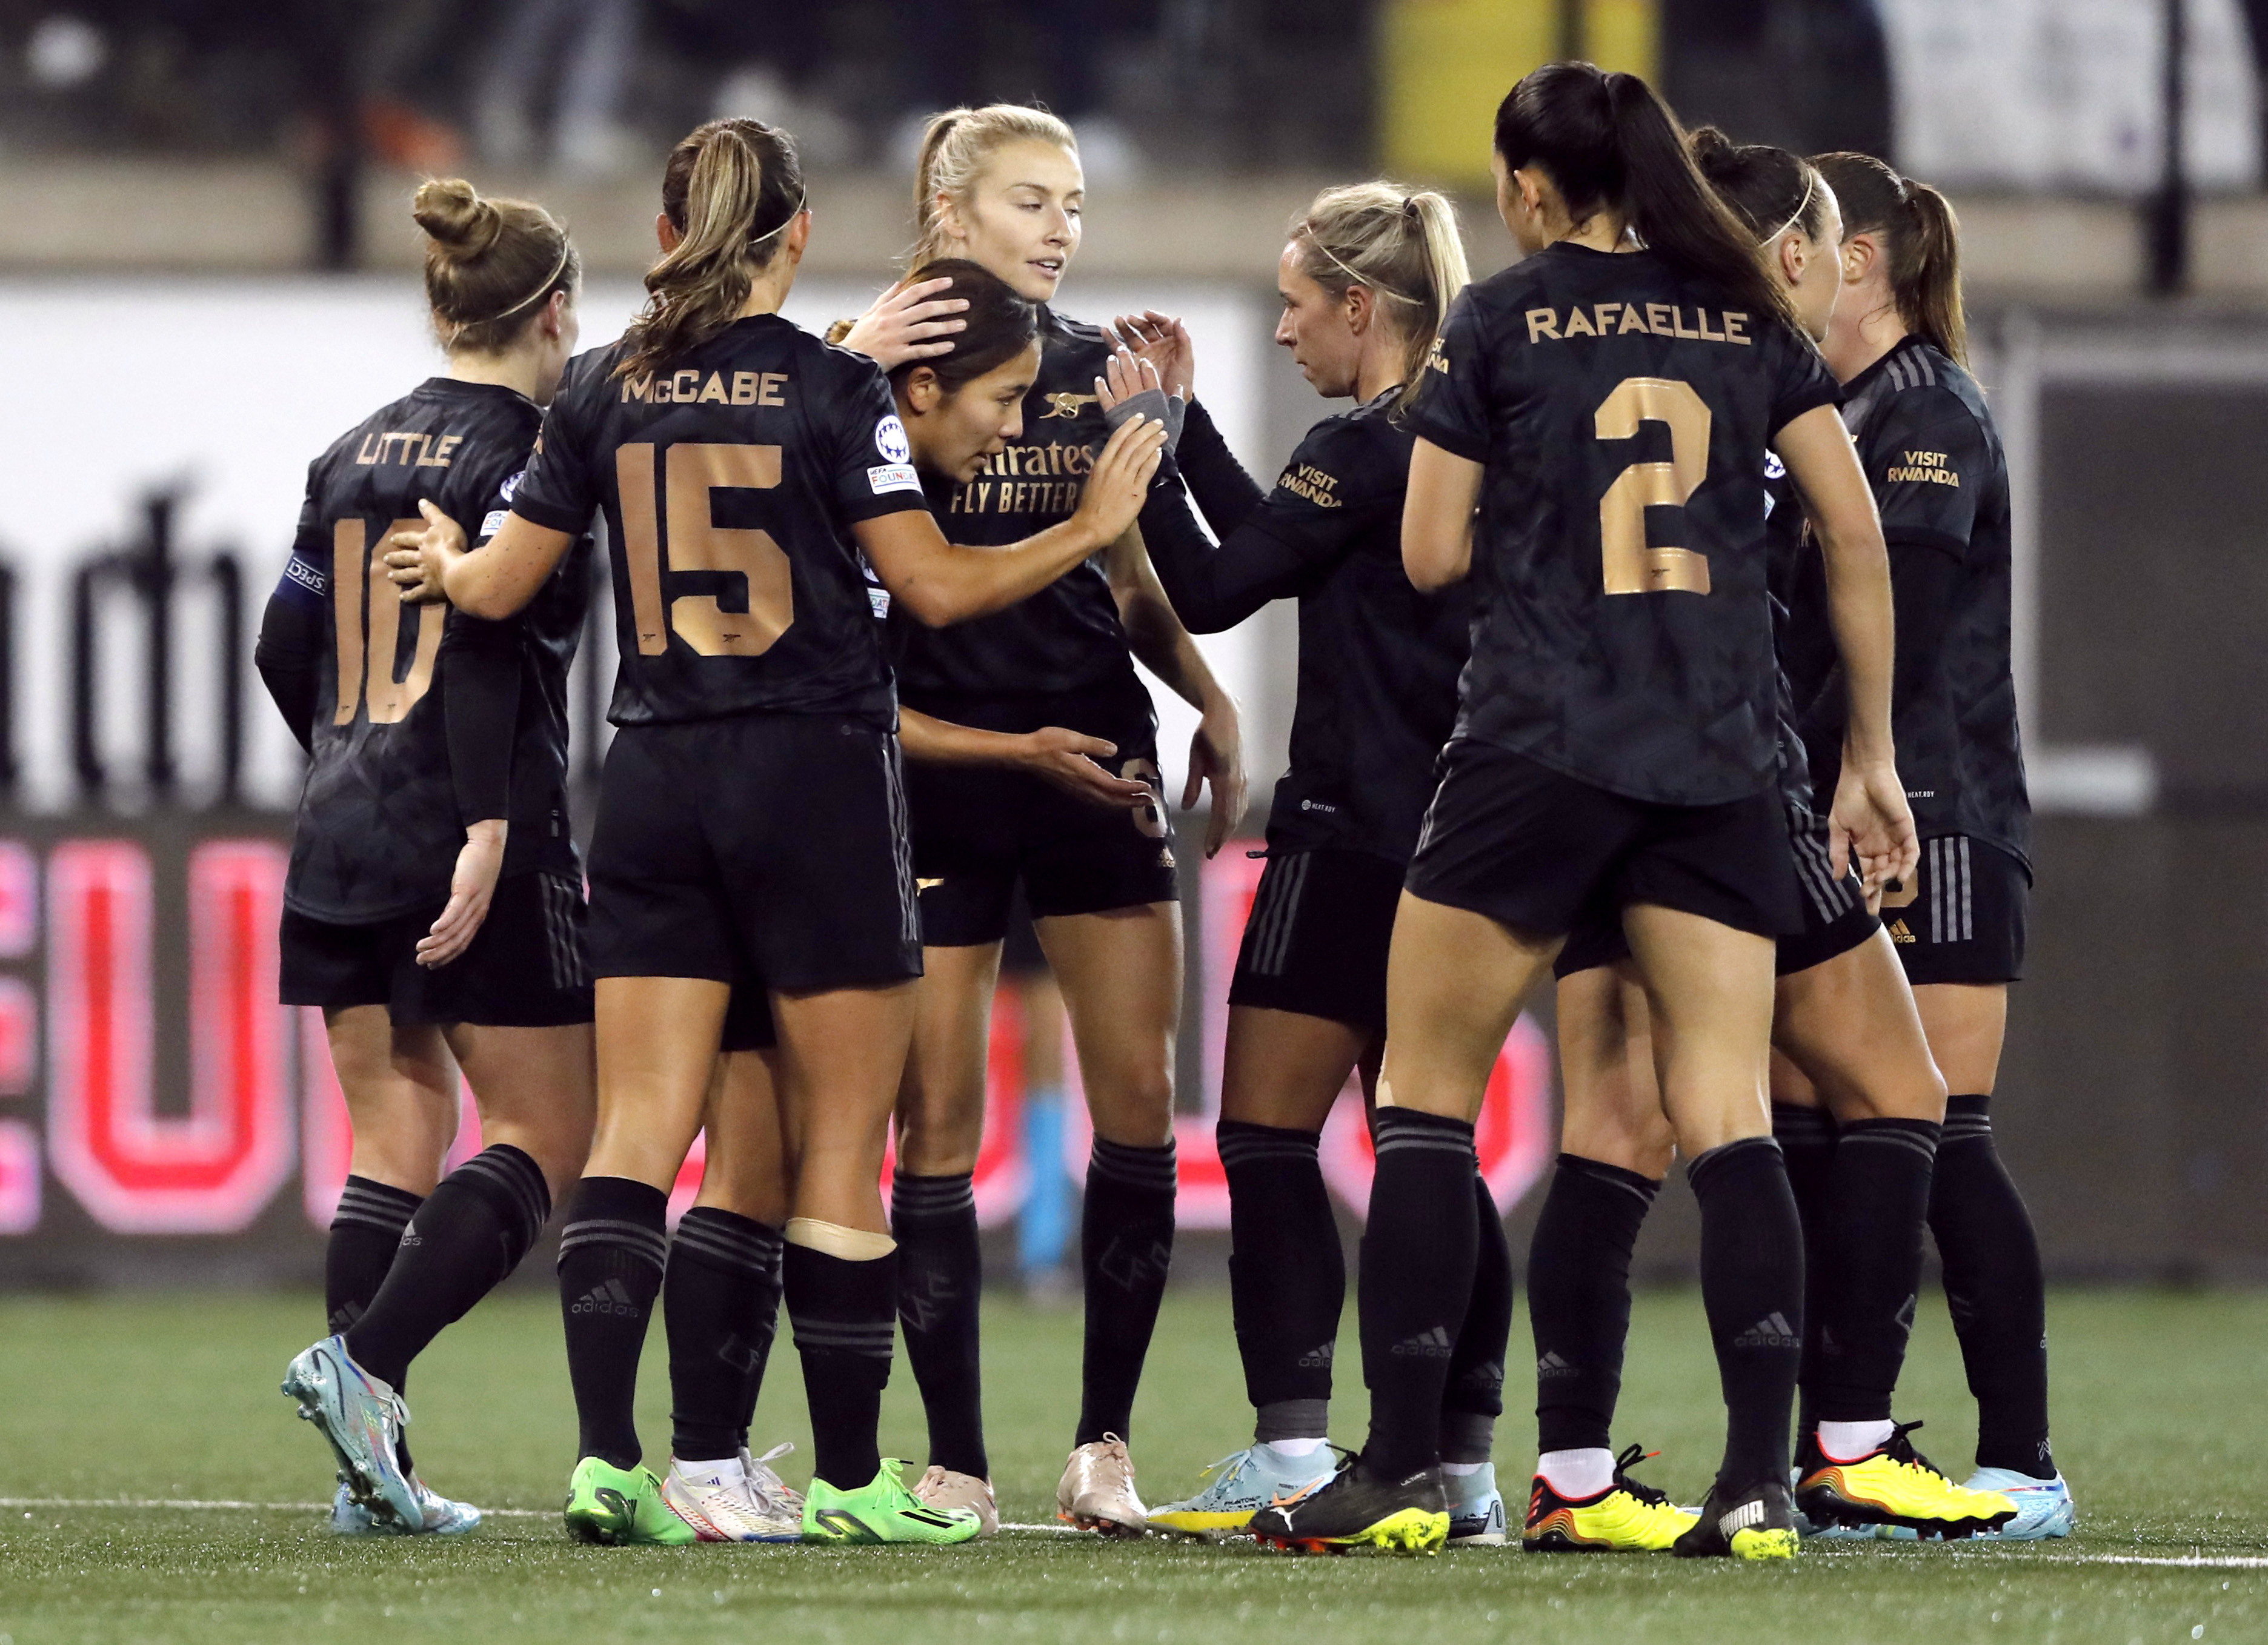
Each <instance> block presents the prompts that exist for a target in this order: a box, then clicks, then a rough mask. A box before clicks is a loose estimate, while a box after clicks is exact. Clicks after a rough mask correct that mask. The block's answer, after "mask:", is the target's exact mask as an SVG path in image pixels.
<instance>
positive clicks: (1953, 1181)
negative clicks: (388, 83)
mask: <svg viewBox="0 0 2268 1645" xmlns="http://www.w3.org/2000/svg"><path fill="white" fill-rule="evenodd" d="M1990 1100H1991V1099H1990V1098H1985V1097H1955V1098H1950V1099H1949V1100H1948V1102H1947V1103H1946V1105H1945V1136H1944V1140H1943V1142H1940V1144H1939V1146H1938V1150H1937V1170H1936V1172H1935V1174H1934V1176H1933V1179H1932V1180H1931V1185H1930V1195H1929V1227H1930V1232H1931V1233H1933V1234H1934V1235H1935V1236H1936V1237H1937V1252H1938V1255H1939V1257H1940V1259H1943V1262H1944V1264H1945V1300H1946V1304H1947V1306H1948V1308H1949V1309H1951V1311H1952V1313H1953V1328H1954V1332H1955V1334H1956V1335H1957V1336H1958V1337H1959V1338H1960V1339H1961V1359H1962V1365H1963V1366H1964V1367H1965V1368H1966V1370H1968V1373H1969V1391H1970V1392H1971V1393H1973V1394H1975V1395H1976V1396H1977V1466H1978V1467H1980V1468H2010V1469H2014V1471H2015V1472H2019V1473H2028V1474H2030V1475H2031V1476H2032V1477H2033V1478H2035V1479H2040V1480H2051V1479H2053V1478H2054V1477H2055V1472H2056V1465H2055V1452H2054V1450H2053V1449H2052V1448H2051V1445H2050V1444H2049V1442H2048V1344H2047V1292H2046V1288H2045V1282H2044V1281H2043V1279H2042V1277H2041V1273H2040V1245H2039V1237H2038V1236H2037V1235H2036V1234H2035V1233H2034V1232H2033V1230H2032V1217H2031V1213H2030V1212H2029V1211H2028V1210H2027V1209H2025V1208H2024V1197H2023V1195H2021V1193H2017V1192H2016V1185H2015V1183H2014V1181H2012V1180H2011V1179H2009V1176H2008V1171H2007V1167H2006V1166H2005V1165H2003V1164H2001V1163H2000V1156H1999V1150H1998V1149H1995V1148H1994V1147H1993V1146H1992V1118H1991V1116H1990V1115H1989V1114H1988V1113H1987V1112H1986V1107H1987V1105H1988V1103H1989V1102H1990Z"/></svg>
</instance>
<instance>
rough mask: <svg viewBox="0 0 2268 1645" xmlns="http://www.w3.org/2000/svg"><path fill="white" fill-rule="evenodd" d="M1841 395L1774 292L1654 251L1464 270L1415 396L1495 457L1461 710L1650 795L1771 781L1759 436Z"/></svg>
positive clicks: (1426, 428)
mask: <svg viewBox="0 0 2268 1645" xmlns="http://www.w3.org/2000/svg"><path fill="white" fill-rule="evenodd" d="M1834 400H1835V386H1834V381H1833V379H1832V378H1830V376H1829V375H1828V372H1827V368H1826V366H1825V365H1824V364H1823V363H1822V362H1821V360H1820V358H1819V356H1818V354H1817V352H1816V351H1815V350H1814V349H1812V348H1811V347H1810V346H1809V345H1808V343H1806V342H1804V341H1802V340H1801V339H1800V338H1799V337H1797V336H1796V334H1794V333H1793V331H1791V330H1790V329H1789V328H1788V327H1786V326H1785V325H1784V324H1782V323H1781V322H1780V321H1779V320H1778V319H1777V318H1776V317H1775V316H1773V315H1772V314H1770V313H1756V312H1748V311H1746V310H1744V309H1741V308H1738V307H1733V306H1729V305H1727V302H1726V300H1725V297H1724V296H1723V294H1722V293H1721V292H1719V290H1716V289H1715V288H1714V287H1712V286H1711V285H1709V284H1707V283H1703V282H1700V281H1697V280H1694V279H1691V278H1690V277H1688V276H1686V275H1683V274H1681V273H1679V272H1678V271H1677V270H1676V269H1675V268H1672V267H1671V266H1670V265H1669V264H1668V263H1667V262H1665V261H1663V260H1662V259H1661V258H1660V257H1658V256H1656V255H1654V254H1653V253H1650V252H1643V251H1641V252H1632V253H1605V252H1595V251H1592V250H1589V249H1587V248H1586V247H1584V246H1573V245H1569V244H1567V243H1565V242H1562V243H1560V244H1558V245H1556V246H1550V247H1548V248H1547V249H1545V250H1544V251H1542V252H1539V253H1536V254H1535V256H1532V257H1530V258H1528V259H1527V260H1526V261H1523V262H1521V263H1518V264H1516V265H1514V266H1513V268H1508V269H1506V270H1505V271H1504V272H1503V273H1501V274H1499V275H1494V276H1492V277H1491V278H1490V279H1487V280H1484V281H1482V282H1480V283H1476V284H1475V285H1472V286H1470V287H1468V288H1467V289H1466V290H1465V291H1464V293H1463V294H1462V296H1461V297H1459V298H1458V299H1457V302H1456V305H1455V307H1454V309H1453V310H1452V312H1451V313H1450V316H1449V320H1448V324H1447V327H1446V329H1445V332H1444V334H1443V335H1442V337H1441V339H1440V343H1439V345H1438V347H1437V348H1436V349H1435V352H1434V356H1433V358H1432V361H1431V362H1430V364H1429V365H1428V368H1427V371H1426V373H1425V382H1424V386H1422V388H1421V389H1420V391H1419V393H1418V402H1417V404H1416V405H1415V407H1413V408H1412V409H1411V411H1410V419H1409V420H1410V426H1411V427H1412V429H1413V430H1415V431H1416V433H1417V434H1418V435H1419V436H1420V437H1424V438H1425V439H1427V440H1430V441H1432V443H1433V444H1436V445H1439V446H1440V447H1441V448H1442V449H1443V450H1445V451H1448V452H1454V454H1456V455H1458V456H1460V457H1464V458H1468V459H1471V460H1473V461H1475V462H1479V463H1483V464H1484V465H1485V466H1486V470H1487V473H1486V477H1485V479H1484V481H1483V483H1482V488H1481V503H1480V516H1479V518H1478V520H1477V522H1476V527H1475V531H1474V546H1473V576H1475V577H1476V579H1477V580H1478V582H1479V585H1480V587H1479V603H1480V616H1479V618H1478V620H1477V621H1476V624H1475V626H1474V630H1473V648H1472V657H1471V661H1470V662H1469V664H1468V665H1467V666H1466V669H1465V674H1464V679H1463V684H1462V710H1461V713H1460V715H1459V717H1458V726H1457V734H1458V735H1459V736H1462V737H1471V738H1476V739H1478V740H1481V741H1484V742H1487V743H1491V744H1493V745H1497V746H1499V747H1501V748H1505V749H1508V750H1510V751H1511V752H1513V753H1519V754H1522V755H1524V756H1526V757H1527V758H1528V759H1531V760H1536V761H1537V762H1539V763H1541V764H1543V765H1545V766H1549V767H1552V768H1553V769H1555V770H1558V771H1562V772H1564V773H1565V774H1566V775H1570V776H1573V777H1576V778H1578V779H1580V780H1581V781H1583V782H1590V783H1594V784H1595V785H1597V786H1598V787H1601V788H1603V789H1609V790H1610V791H1612V792H1615V793H1618V794H1624V795H1627V796H1629V797H1632V798H1635V799H1640V800H1646V801H1652V802H1655V803H1661V804H1680V805H1703V804H1720V803H1723V802H1726V801H1729V800H1734V799H1740V798H1742V797H1747V796H1749V795H1752V794H1756V793H1760V792H1763V791H1764V790H1765V789H1769V788H1770V787H1771V786H1772V784H1773V783H1774V782H1775V781H1776V775H1777V767H1778V760H1777V754H1776V743H1777V737H1776V733H1775V726H1776V718H1777V716H1776V713H1775V708H1774V679H1773V675H1774V669H1773V660H1772V626H1771V609H1770V604H1769V600H1768V599H1767V595H1766V590H1765V549H1764V488H1763V474H1764V452H1765V450H1766V448H1767V444H1768V442H1769V441H1770V439H1771V436H1772V435H1773V434H1774V433H1776V432H1777V431H1778V430H1780V429H1781V428H1783V427H1784V426H1786V424H1787V423H1788V422H1792V421H1793V419H1795V418H1797V417H1799V416H1801V415H1803V414H1804V413H1806V412H1808V411H1810V410H1813V409H1815V408H1817V407H1820V406H1823V405H1831V404H1832V403H1834Z"/></svg>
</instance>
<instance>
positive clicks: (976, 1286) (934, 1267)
mask: <svg viewBox="0 0 2268 1645" xmlns="http://www.w3.org/2000/svg"><path fill="white" fill-rule="evenodd" d="M890 1232H891V1234H892V1235H893V1236H894V1237H895V1238H896V1240H897V1242H898V1325H899V1326H900V1328H901V1329H902V1330H903V1331H904V1333H905V1338H906V1361H907V1362H908V1363H909V1364H910V1365H911V1366H912V1367H913V1371H914V1381H915V1383H916V1384H917V1385H918V1386H919V1387H920V1389H921V1397H922V1409H923V1411H924V1414H926V1415H927V1417H928V1419H929V1459H930V1461H931V1462H932V1463H933V1464H935V1465H937V1466H939V1467H940V1468H949V1469H951V1470H952V1471H953V1472H955V1473H966V1474H971V1475H974V1476H975V1477H976V1478H977V1479H980V1480H983V1479H989V1478H990V1477H991V1471H992V1470H991V1462H990V1458H988V1457H987V1456H986V1454H985V1450H984V1390H983V1370H982V1359H981V1347H980V1340H979V1335H978V1318H977V1311H978V1309H979V1307H980V1306H981V1304H982V1302H983V1283H984V1256H983V1247H982V1246H981V1245H980V1244H979V1243H978V1237H977V1231H976V1186H975V1178H974V1176H973V1175H972V1174H971V1173H970V1172H968V1171H962V1172H960V1173H959V1174H957V1175H954V1176H944V1177H917V1176H911V1175H909V1174H908V1173H907V1172H905V1171H900V1172H898V1174H897V1178H896V1180H895V1182H894V1183H893V1184H892V1185H891V1189H890Z"/></svg>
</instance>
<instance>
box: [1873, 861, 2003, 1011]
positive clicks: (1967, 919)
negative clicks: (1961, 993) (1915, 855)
mask: <svg viewBox="0 0 2268 1645" xmlns="http://www.w3.org/2000/svg"><path fill="white" fill-rule="evenodd" d="M2031 900H2032V877H2031V875H2030V874H2029V872H2028V871H2027V870H2025V868H2024V865H2023V863H2021V862H2020V861H2019V860H2018V859H2017V858H2015V857H2014V856H2010V855H2009V854H2008V853H2007V852H2006V851H2003V850H2001V849H1999V848H1998V847H1995V846H1989V845H1986V844H1985V842H1984V841H1982V840H1973V839H1970V837H1969V836H1968V835H1966V834H1940V835H1939V836H1937V837H1936V838H1935V839H1933V840H1925V841H1922V842H1921V864H1920V866H1919V867H1918V869H1917V870H1915V872H1914V877H1913V878H1912V879H1911V881H1910V882H1908V883H1907V884H1906V885H1902V886H1900V887H1899V888H1898V889H1897V890H1896V891H1891V892H1884V893H1883V896H1882V923H1883V924H1884V925H1885V926H1887V927H1888V928H1889V933H1890V941H1891V942H1893V943H1895V944H1897V949H1898V958H1899V959H1901V960H1903V961H1904V964H1905V968H1906V980H1907V981H1908V982H1911V984H1913V985H1914V987H1916V988H1920V987H1922V986H1923V985H1924V984H1926V983H1931V982H1975V983H1990V982H2014V981H2017V980H2020V979H2021V977H2022V976H2023V974H2024V921H2025V916H2026V914H2027V913H2028V912H2029V908H2030V904H2031Z"/></svg>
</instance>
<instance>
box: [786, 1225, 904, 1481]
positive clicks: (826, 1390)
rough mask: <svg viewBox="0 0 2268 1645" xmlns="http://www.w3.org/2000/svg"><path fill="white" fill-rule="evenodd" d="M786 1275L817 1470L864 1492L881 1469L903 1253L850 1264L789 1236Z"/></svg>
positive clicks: (817, 1474) (828, 1478)
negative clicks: (880, 1434)
mask: <svg viewBox="0 0 2268 1645" xmlns="http://www.w3.org/2000/svg"><path fill="white" fill-rule="evenodd" d="M793 1226H794V1225H793V1224H791V1225H790V1228H791V1231H792V1230H793ZM822 1226H823V1225H822ZM837 1231H840V1230H837ZM782 1270H783V1276H784V1279H785V1281H786V1290H787V1316H788V1318H789V1320H790V1321H791V1322H792V1324H793V1325H794V1326H795V1351H796V1355H797V1357H798V1358H799V1359H800V1360H802V1362H803V1391H804V1398H805V1399H806V1401H807V1402H808V1403H809V1405H810V1407H811V1440H812V1472H813V1474H814V1476H815V1477H817V1478H819V1479H821V1480H826V1481H827V1482H828V1484H829V1485H831V1486H833V1487H836V1489H837V1490H843V1491H856V1490H859V1489H861V1488H863V1487H865V1486H866V1485H867V1484H869V1483H870V1482H871V1481H872V1480H873V1478H874V1476H875V1475H876V1474H878V1473H880V1472H881V1471H882V1455H881V1451H880V1447H879V1445H878V1443H877V1441H876V1429H877V1428H878V1426H879V1425H880V1421H881V1415H882V1390H883V1389H884V1388H885V1387H887V1385H888V1384H889V1380H890V1355H891V1354H892V1353H893V1351H894V1350H895V1347H896V1337H897V1302H898V1254H897V1252H895V1251H891V1252H887V1253H886V1254H883V1255H880V1256H874V1257H868V1258H865V1259H859V1260H853V1259H849V1258H845V1257H838V1256H834V1255H831V1254H830V1253H828V1252H824V1251H819V1250H816V1249H814V1248H813V1247H812V1246H810V1245H801V1244H799V1243H797V1241H795V1240H793V1239H791V1240H789V1241H788V1245H787V1250H786V1252H785V1253H784V1259H783V1262H782Z"/></svg>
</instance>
